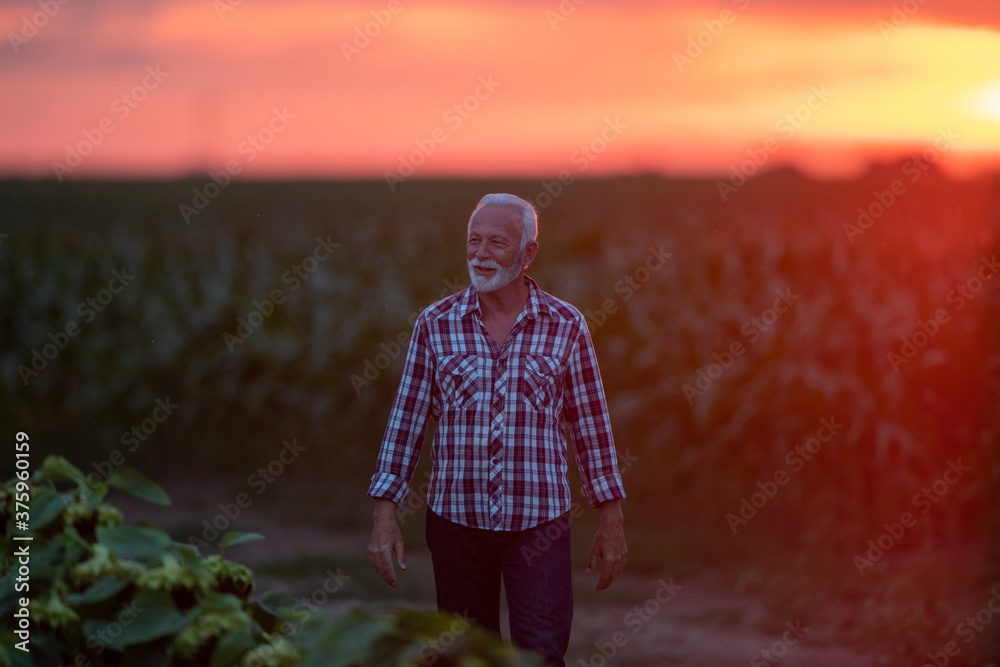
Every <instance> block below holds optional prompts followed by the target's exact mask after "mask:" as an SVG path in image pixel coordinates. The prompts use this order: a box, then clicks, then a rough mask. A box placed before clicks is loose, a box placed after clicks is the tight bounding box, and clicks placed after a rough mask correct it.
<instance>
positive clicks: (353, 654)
mask: <svg viewBox="0 0 1000 667" xmlns="http://www.w3.org/2000/svg"><path fill="white" fill-rule="evenodd" d="M311 622H313V621H312V618H310V619H309V620H308V621H306V623H304V624H303V625H304V626H308V625H310V624H311ZM300 631H301V629H300ZM394 633H395V628H394V627H393V626H392V625H391V624H389V623H387V622H386V621H384V620H382V619H374V618H372V617H371V616H370V615H369V614H368V613H367V612H365V611H364V610H362V609H359V608H357V607H353V608H351V609H349V610H348V611H347V612H346V613H345V614H344V615H342V616H340V617H339V618H337V619H334V621H333V623H332V624H330V625H329V626H328V632H327V633H326V634H325V636H323V637H321V638H319V641H316V642H315V644H314V645H313V646H310V647H309V649H310V651H309V653H308V655H306V657H305V658H303V660H302V661H301V662H300V663H299V664H298V666H297V667H348V666H349V665H355V664H364V662H365V659H366V657H367V656H368V655H369V653H370V652H371V649H372V647H374V646H375V645H376V644H377V643H378V642H379V641H380V640H381V638H383V637H384V636H386V635H392V634H394ZM296 638H297V639H298V633H296ZM313 639H315V635H314V637H313ZM303 645H305V644H303Z"/></svg>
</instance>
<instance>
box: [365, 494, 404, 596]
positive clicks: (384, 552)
mask: <svg viewBox="0 0 1000 667" xmlns="http://www.w3.org/2000/svg"><path fill="white" fill-rule="evenodd" d="M393 552H395V553H396V560H398V561H399V567H400V568H401V569H403V570H405V569H406V554H405V553H404V551H403V533H402V532H401V531H400V530H399V524H397V523H396V503H394V502H392V501H391V500H386V499H385V498H378V499H376V500H375V527H374V528H373V529H372V539H371V541H370V542H369V543H368V560H369V562H371V564H372V567H373V568H375V571H376V572H378V573H379V574H380V575H382V578H383V579H385V582H386V583H387V584H389V585H390V586H393V587H394V586H395V585H396V568H395V567H394V566H393V564H392V554H393Z"/></svg>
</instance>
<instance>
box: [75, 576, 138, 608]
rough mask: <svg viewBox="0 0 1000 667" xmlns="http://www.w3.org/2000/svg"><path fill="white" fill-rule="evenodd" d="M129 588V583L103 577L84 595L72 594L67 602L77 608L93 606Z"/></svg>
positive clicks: (84, 592) (83, 593)
mask: <svg viewBox="0 0 1000 667" xmlns="http://www.w3.org/2000/svg"><path fill="white" fill-rule="evenodd" d="M126 586H128V582H126V581H122V580H121V579H116V578H115V577H103V578H101V579H98V580H97V581H95V582H94V584H93V585H92V586H91V587H90V588H88V589H87V590H85V591H83V592H82V593H70V594H69V595H68V596H67V597H66V601H67V602H69V603H70V605H72V606H74V607H77V606H81V605H88V604H93V603H95V602H101V601H103V600H107V599H108V598H109V597H111V596H112V595H116V594H117V593H119V592H120V591H121V590H122V589H124V588H125V587H126Z"/></svg>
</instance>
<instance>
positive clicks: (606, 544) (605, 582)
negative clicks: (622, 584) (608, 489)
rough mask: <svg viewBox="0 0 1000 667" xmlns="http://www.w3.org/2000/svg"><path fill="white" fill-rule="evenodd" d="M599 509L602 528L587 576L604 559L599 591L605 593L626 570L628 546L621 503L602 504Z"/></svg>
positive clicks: (594, 547)
mask: <svg viewBox="0 0 1000 667" xmlns="http://www.w3.org/2000/svg"><path fill="white" fill-rule="evenodd" d="M598 509H599V510H600V511H601V526H600V528H598V529H597V535H595V536H594V546H593V547H592V548H591V549H590V560H589V561H588V562H587V574H590V573H591V572H593V571H594V568H595V567H596V566H597V559H598V558H600V559H602V561H603V563H602V564H601V577H600V579H599V580H598V581H597V590H599V591H603V590H604V589H605V588H607V587H608V586H610V585H611V582H612V581H614V580H615V578H616V577H617V576H618V574H619V573H620V572H621V571H622V570H623V569H624V568H625V563H626V562H627V561H628V558H627V555H628V545H626V544H625V531H623V530H622V522H623V518H622V507H621V503H620V502H619V501H618V500H609V501H607V502H604V503H601V504H600V505H599V506H598Z"/></svg>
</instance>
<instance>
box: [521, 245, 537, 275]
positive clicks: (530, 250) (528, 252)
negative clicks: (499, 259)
mask: <svg viewBox="0 0 1000 667" xmlns="http://www.w3.org/2000/svg"><path fill="white" fill-rule="evenodd" d="M537 254H538V241H528V244H527V245H526V246H524V268H528V267H529V266H531V263H532V262H533V261H535V256H536V255H537Z"/></svg>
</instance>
